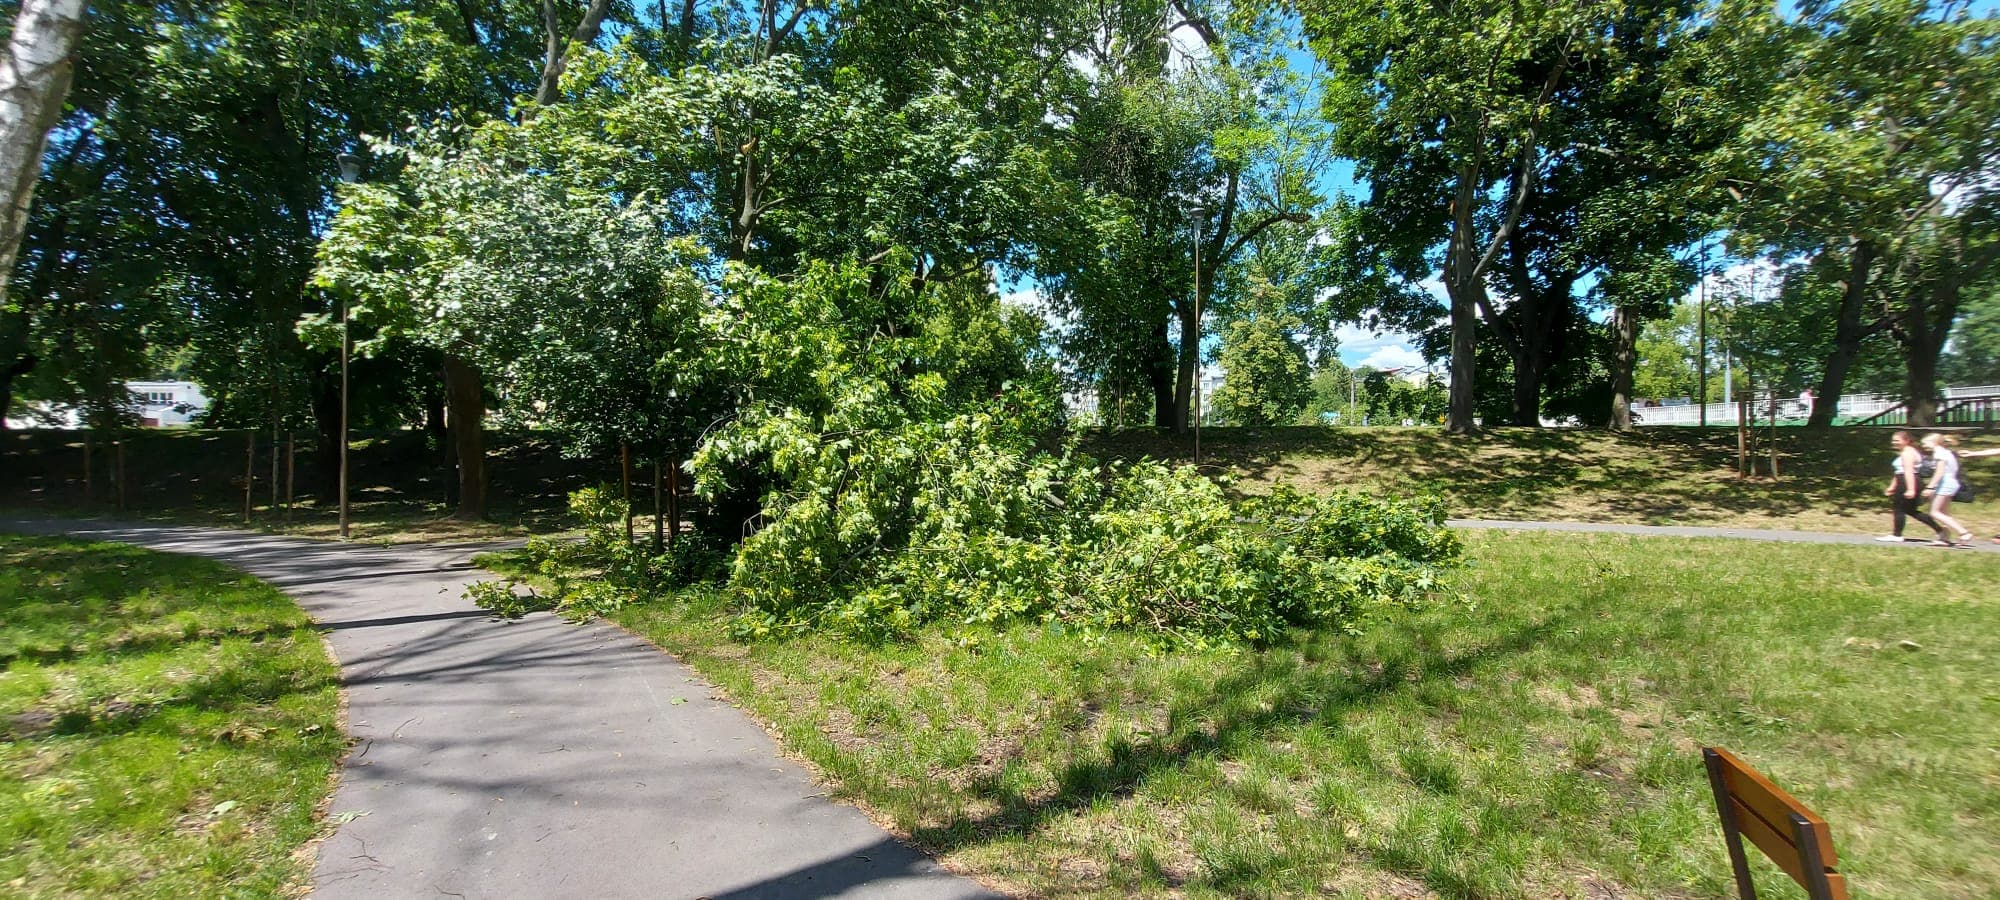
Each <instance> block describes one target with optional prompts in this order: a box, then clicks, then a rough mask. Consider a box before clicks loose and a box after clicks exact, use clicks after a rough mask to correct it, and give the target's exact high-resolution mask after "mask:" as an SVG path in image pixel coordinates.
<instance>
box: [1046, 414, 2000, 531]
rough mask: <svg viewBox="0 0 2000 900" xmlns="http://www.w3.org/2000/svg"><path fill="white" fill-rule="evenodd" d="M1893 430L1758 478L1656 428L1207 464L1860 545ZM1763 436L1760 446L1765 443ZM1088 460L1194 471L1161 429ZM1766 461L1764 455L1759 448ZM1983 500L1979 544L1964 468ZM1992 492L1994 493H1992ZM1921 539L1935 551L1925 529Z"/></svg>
mask: <svg viewBox="0 0 2000 900" xmlns="http://www.w3.org/2000/svg"><path fill="white" fill-rule="evenodd" d="M1894 430H1895V429H1891V428H1841V429H1834V430H1831V431H1809V430H1807V429H1803V428H1788V429H1781V430H1780V431H1779V433H1778V438H1777V448H1778V475H1779V477H1777V478H1775V479H1774V478H1771V477H1770V476H1769V474H1768V473H1769V469H1768V468H1766V467H1767V466H1768V465H1769V458H1768V456H1767V455H1765V454H1764V453H1762V452H1760V453H1759V455H1758V462H1757V470H1756V474H1755V475H1753V476H1751V477H1742V476H1740V475H1739V474H1738V473H1737V469H1736V461H1737V457H1736V432H1735V431H1733V430H1730V429H1723V428H1714V429H1709V430H1706V431H1704V430H1702V429H1698V428H1648V429H1640V430H1639V431H1637V432H1635V433H1633V434H1623V435H1621V434H1614V433H1611V432H1608V431H1600V430H1593V429H1576V428H1490V429H1487V430H1486V431H1483V432H1481V433H1479V434H1476V435H1471V436H1453V435H1447V434H1445V433H1444V432H1443V431H1440V430H1438V429H1435V428H1211V429H1205V430H1204V431H1203V432H1202V435H1201V447H1202V463H1203V465H1204V466H1206V467H1208V469H1209V471H1212V472H1216V473H1226V474H1228V475H1230V476H1232V477H1233V478H1234V479H1235V482H1234V483H1235V486H1236V488H1237V490H1239V491H1240V492H1243V493H1260V492H1262V491H1265V490H1268V489H1269V487H1270V486H1271V485H1273V484H1288V485H1291V486H1293V487H1296V488H1298V489H1299V490H1302V491H1307V492H1316V491H1327V490H1335V489H1341V488H1346V489H1353V490H1361V491H1368V492H1372V493H1386V494H1409V493H1412V492H1415V491H1429V492H1433V493H1436V494H1438V495H1440V496H1442V497H1444V499H1445V503H1446V505H1447V507H1448V508H1449V509H1450V510H1451V514H1452V515H1454V516H1461V517H1465V518H1485V519H1540V520H1553V521H1565V522H1623V523H1632V524H1644V525H1718V526H1728V527H1737V528H1780V529H1799V530H1806V531H1834V532H1848V533H1857V534H1869V533H1876V534H1879V533H1882V532H1886V531H1888V530H1889V511H1888V507H1887V505H1886V503H1887V501H1885V500H1884V499H1883V497H1882V488H1883V486H1884V485H1886V484H1887V483H1888V481H1889V461H1890V458H1891V453H1890V452H1889V435H1890V433H1891V432H1892V431H1894ZM1959 436H1960V438H1961V440H1963V441H1964V442H1965V443H1964V448H1965V449H1977V448H1982V447H2000V434H1993V433H1980V432H1972V431H1965V432H1961V433H1960V435H1959ZM1762 437H1763V436H1761V435H1760V440H1761V439H1762ZM1083 445H1084V449H1086V450H1088V451H1090V452H1091V453H1094V454H1096V455H1099V456H1103V457H1108V458H1124V459H1131V458H1136V457H1140V456H1152V457H1155V458H1160V459H1187V458H1188V457H1189V453H1190V452H1191V450H1192V447H1191V446H1190V441H1189V439H1188V438H1187V437H1185V436H1182V437H1175V436H1173V435H1167V434H1162V433H1160V432H1158V431H1154V430H1151V429H1126V430H1123V431H1091V432H1087V433H1086V434H1085V436H1084V440H1083ZM1760 449H1762V448H1760ZM1965 472H1966V477H1967V478H1968V479H1969V480H1971V481H1972V482H1973V483H1974V484H1976V485H1978V486H1980V487H1981V488H1984V489H1985V492H1984V497H1985V499H1982V500H1981V501H1980V502H1978V503H1973V504H1960V505H1958V506H1956V507H1954V508H1953V512H1952V514H1953V515H1954V516H1957V517H1958V518H1959V519H1960V520H1961V521H1963V522H1964V523H1965V524H1966V525H1967V526H1969V527H1971V528H1973V529H1975V530H1977V531H1979V532H1980V533H1981V534H1982V535H1988V536H1990V535H1992V534H1993V533H1994V532H1995V531H1996V530H2000V503H1996V502H1992V500H1993V498H1994V497H1995V496H1996V495H1995V494H1994V493H1993V492H1994V491H1995V490H1996V489H2000V459H1969V460H1966V461H1965ZM1989 485H1990V486H1991V487H1989ZM1916 533H1922V534H1924V535H1925V536H1926V537H1928V535H1929V533H1928V532H1927V531H1925V530H1924V529H1923V527H1922V526H1918V527H1917V532H1916Z"/></svg>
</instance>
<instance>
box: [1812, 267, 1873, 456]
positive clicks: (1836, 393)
mask: <svg viewBox="0 0 2000 900" xmlns="http://www.w3.org/2000/svg"><path fill="white" fill-rule="evenodd" d="M1874 265H1875V246H1874V245H1873V244H1870V243H1868V242H1867V241H1856V242H1855V244H1854V248H1853V249H1852V250H1850V251H1849V252H1848V267H1847V284H1846V286H1845V287H1844V288H1843V289H1842V291H1841V293H1840V313H1839V315H1838V317H1837V318H1836V319H1835V321H1834V328H1833V352H1832V353H1830V354H1828V355H1827V358H1826V371H1824V372H1822V373H1820V379H1819V390H1818V391H1816V392H1815V393H1814V396H1813V408H1812V414H1811V415H1810V416H1808V417H1807V418H1806V427H1808V428H1829V427H1832V425H1833V419H1834V416H1836V415H1838V414H1839V411H1840V395H1841V393H1842V392H1843V391H1845V390H1846V387H1847V373H1848V372H1849V371H1850V370H1852V369H1853V368H1854V361H1855V360H1856V359H1858V358H1860V356H1861V341H1862V339H1863V338H1866V337H1867V336H1868V333H1869V331H1868V329H1867V328H1865V327H1864V326H1863V325H1862V324H1861V311H1862V310H1863V309H1864V308H1866V306H1867V301H1868V275H1869V272H1870V270H1871V269H1873V268H1874Z"/></svg>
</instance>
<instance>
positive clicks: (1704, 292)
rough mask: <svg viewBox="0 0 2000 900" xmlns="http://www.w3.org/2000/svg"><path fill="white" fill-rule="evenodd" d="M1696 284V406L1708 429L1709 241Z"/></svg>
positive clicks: (1706, 244) (1705, 245)
mask: <svg viewBox="0 0 2000 900" xmlns="http://www.w3.org/2000/svg"><path fill="white" fill-rule="evenodd" d="M1695 275H1696V279H1695V284H1696V285H1697V286H1698V287H1699V291H1700V292H1699V293H1698V294H1697V296H1698V297H1700V298H1701V299H1700V300H1699V301H1697V302H1698V303H1699V304H1700V305H1698V306H1696V307H1695V326H1694V328H1695V341H1694V342H1695V347H1696V350H1695V363H1694V369H1695V371H1694V381H1695V388H1694V389H1695V405H1696V409H1698V410H1699V413H1698V415H1700V416H1701V427H1702V428H1707V427H1708V241H1707V240H1706V239H1704V240H1703V241H1702V242H1701V268H1699V269H1696V270H1695Z"/></svg>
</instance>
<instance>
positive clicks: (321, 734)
mask: <svg viewBox="0 0 2000 900" xmlns="http://www.w3.org/2000/svg"><path fill="white" fill-rule="evenodd" d="M0 665H4V666H5V670H4V675H0V895H5V896H30V897H55V896H76V895H112V894H117V895H121V896H122V895H143V896H155V897H214V896H242V895H257V896H271V895H278V894H283V893H294V892H296V891H297V889H298V888H300V887H301V886H302V885H303V884H304V882H305V879H306V877H307V876H308V875H309V873H310V868H311V857H310V854H309V853H302V852H300V851H301V848H302V847H303V846H304V845H305V844H306V843H307V842H308V841H309V840H311V839H312V838H313V837H314V835H315V834H316V833H317V832H318V830H319V828H320V821H319V818H318V814H317V809H318V807H319V804H320V803H321V801H322V800H323V799H324V798H325V797H326V796H327V793H328V791H329V789H330V788H331V787H332V781H331V776H332V772H333V768H334V765H335V763H336V762H337V760H338V759H339V757H340V755H341V753H342V751H343V749H344V746H345V741H344V738H343V737H342V736H341V732H340V728H339V709H340V697H339V688H338V685H337V681H336V674H335V669H334V665H333V663H332V662H331V661H330V660H329V659H328V656H327V653H326V650H325V648H324V646H323V645H322V644H321V642H320V639H319V635H318V633H317V632H315V631H314V630H313V629H312V628H311V626H310V625H309V623H308V622H307V619H306V616H305V613H304V612H302V611H301V610H300V609H299V608H298V606H296V605H295V604H293V603H292V601H291V600H289V599H287V598H286V597H285V596H283V595H282V594H280V593H278V591H277V590H276V589H274V588H272V587H270V586H269V585H266V584H264V583H263V582H260V581H257V580H255V579H253V578H250V577H249V576H247V575H244V574H242V573H241V572H237V571H235V570H233V569H229V568H227V567H224V566H222V565H219V564H216V563H212V562H208V561H205V560H200V559H194V558H191V557H183V556H172V555H168V554H162V553H153V552H150V551H146V550H140V549H136V548H133V547H127V546H122V545H117V544H93V543H82V542H77V541H68V540H58V539H52V538H29V537H14V536H6V535H0Z"/></svg>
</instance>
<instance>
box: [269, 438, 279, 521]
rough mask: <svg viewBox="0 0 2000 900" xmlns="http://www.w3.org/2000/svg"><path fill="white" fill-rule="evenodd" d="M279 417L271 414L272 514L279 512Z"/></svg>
mask: <svg viewBox="0 0 2000 900" xmlns="http://www.w3.org/2000/svg"><path fill="white" fill-rule="evenodd" d="M278 500H279V497H278V417H277V416H276V415H273V416H271V513H270V514H271V515H273V516H275V515H277V514H278Z"/></svg>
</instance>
